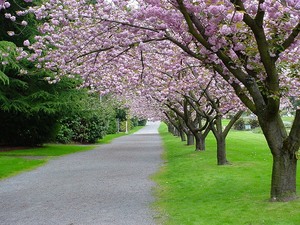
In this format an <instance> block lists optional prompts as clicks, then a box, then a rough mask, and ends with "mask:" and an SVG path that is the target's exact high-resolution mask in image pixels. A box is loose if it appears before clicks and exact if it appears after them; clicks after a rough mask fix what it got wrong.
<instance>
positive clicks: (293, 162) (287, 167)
mask: <svg viewBox="0 0 300 225" xmlns="http://www.w3.org/2000/svg"><path fill="white" fill-rule="evenodd" d="M259 119H260V120H259V122H260V125H261V128H262V130H263V132H264V135H265V137H266V140H267V142H268V145H269V147H270V149H271V152H272V155H273V170H272V182H271V200H272V201H289V200H293V199H295V198H296V171H297V159H296V155H295V153H296V152H297V151H298V150H299V147H300V110H297V113H296V117H295V119H294V123H293V126H292V128H291V130H290V133H289V135H287V133H286V130H285V127H284V125H283V122H282V120H281V117H280V115H279V114H275V115H272V114H271V115H267V116H265V117H261V118H259Z"/></svg>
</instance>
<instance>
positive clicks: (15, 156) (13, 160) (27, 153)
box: [0, 144, 95, 179]
mask: <svg viewBox="0 0 300 225" xmlns="http://www.w3.org/2000/svg"><path fill="white" fill-rule="evenodd" d="M93 148H95V146H93V145H90V146H88V145H86V146H84V145H54V144H49V145H45V146H43V147H40V148H28V149H22V150H12V151H2V152H0V168H1V169H0V179H3V178H7V177H10V176H14V175H17V174H19V173H21V172H23V171H28V170H32V169H35V168H36V167H38V166H41V165H43V164H45V163H46V162H48V160H49V159H51V158H52V157H55V156H61V155H66V154H71V153H75V152H79V151H87V150H91V149H93Z"/></svg>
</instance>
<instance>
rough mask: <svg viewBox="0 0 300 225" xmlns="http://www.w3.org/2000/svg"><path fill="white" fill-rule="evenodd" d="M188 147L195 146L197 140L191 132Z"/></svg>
mask: <svg viewBox="0 0 300 225" xmlns="http://www.w3.org/2000/svg"><path fill="white" fill-rule="evenodd" d="M186 144H187V145H194V144H195V138H194V135H193V134H192V133H191V132H188V134H187V142H186Z"/></svg>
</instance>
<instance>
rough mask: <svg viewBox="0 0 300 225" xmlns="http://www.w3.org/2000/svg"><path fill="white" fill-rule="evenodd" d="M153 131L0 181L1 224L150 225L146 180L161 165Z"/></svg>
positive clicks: (148, 129)
mask: <svg viewBox="0 0 300 225" xmlns="http://www.w3.org/2000/svg"><path fill="white" fill-rule="evenodd" d="M158 126H159V122H154V123H148V124H147V126H146V127H144V128H143V129H142V130H140V131H138V132H137V133H135V134H133V135H128V136H123V137H120V138H118V139H115V140H114V141H113V142H112V143H111V144H107V145H101V146H99V147H97V148H96V149H95V150H92V151H87V152H81V153H76V154H72V155H68V156H64V157H60V158H57V159H55V160H51V161H50V162H49V163H48V164H46V165H45V166H43V167H40V168H38V169H36V170H34V171H31V172H27V173H23V174H20V175H18V176H15V177H12V178H9V179H6V180H2V181H0V224H1V225H52V224H53V225H135V224H136V225H150V224H155V223H154V220H153V216H154V213H153V212H152V211H151V210H150V206H149V204H150V203H151V202H152V201H153V197H152V196H151V187H153V186H154V183H153V182H152V181H150V180H149V175H151V174H153V173H155V172H156V170H157V169H158V167H159V165H160V163H161V159H160V154H161V152H162V147H161V140H160V137H159V135H158V134H157V128H158Z"/></svg>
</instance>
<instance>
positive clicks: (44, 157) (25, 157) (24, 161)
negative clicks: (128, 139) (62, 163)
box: [0, 126, 142, 179]
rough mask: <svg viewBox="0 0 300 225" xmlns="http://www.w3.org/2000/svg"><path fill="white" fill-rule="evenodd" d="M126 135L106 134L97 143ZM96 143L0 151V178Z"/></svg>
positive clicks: (51, 145)
mask: <svg viewBox="0 0 300 225" xmlns="http://www.w3.org/2000/svg"><path fill="white" fill-rule="evenodd" d="M141 128H142V126H138V127H134V128H133V129H131V130H130V131H129V132H128V134H132V133H134V132H136V131H138V130H139V129H141ZM123 135H127V134H125V133H118V134H110V135H106V136H105V137H104V138H103V139H101V140H99V142H98V144H105V143H110V142H111V141H112V140H113V139H115V138H118V137H120V136H123ZM95 147H96V145H59V144H57V145H56V144H49V145H45V146H43V147H40V148H28V149H21V150H13V151H0V168H1V169H0V179H4V178H7V177H11V176H14V175H17V174H19V173H21V172H24V171H28V170H32V169H35V168H36V167H38V166H41V165H43V164H45V163H47V162H48V160H49V159H51V158H52V157H56V156H61V155H66V154H72V153H75V152H79V151H87V150H91V149H93V148H95Z"/></svg>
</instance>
